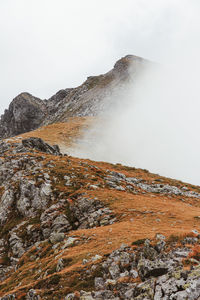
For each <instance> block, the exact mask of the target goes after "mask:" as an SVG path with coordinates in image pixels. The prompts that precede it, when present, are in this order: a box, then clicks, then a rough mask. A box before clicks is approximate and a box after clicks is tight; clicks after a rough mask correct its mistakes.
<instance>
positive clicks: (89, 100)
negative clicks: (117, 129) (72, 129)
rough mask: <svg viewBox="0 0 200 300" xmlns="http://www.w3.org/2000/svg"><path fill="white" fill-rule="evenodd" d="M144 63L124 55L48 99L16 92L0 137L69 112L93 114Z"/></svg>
mask: <svg viewBox="0 0 200 300" xmlns="http://www.w3.org/2000/svg"><path fill="white" fill-rule="evenodd" d="M147 64H148V62H147V61H145V60H143V59H142V58H140V57H137V56H133V55H127V56H125V57H123V58H122V59H120V60H119V61H118V62H117V63H116V64H115V66H114V68H113V69H112V70H111V71H109V72H108V73H106V74H104V75H99V76H91V77H88V78H87V80H86V81H85V82H84V83H83V84H82V85H81V86H79V87H77V88H69V89H63V90H60V91H58V92H57V93H56V94H55V95H53V96H52V97H51V98H50V99H48V100H41V99H38V98H36V97H34V96H32V95H30V94H28V93H22V94H20V95H18V96H17V97H16V98H15V99H14V100H13V101H12V102H11V104H10V106H9V108H8V110H5V112H4V114H3V115H2V116H1V120H0V138H6V137H11V136H15V135H18V134H21V133H24V132H28V131H31V130H34V129H36V128H38V127H40V126H41V125H46V124H50V123H55V122H62V121H66V120H68V118H69V117H73V116H93V115H97V114H98V113H99V111H102V110H104V109H106V107H107V105H108V104H109V101H107V100H108V99H107V98H108V97H110V96H111V95H112V94H113V93H115V91H116V90H117V89H120V87H121V86H123V85H124V84H127V83H128V82H129V80H130V78H132V77H135V76H136V75H137V74H138V73H139V72H141V70H142V69H143V68H144V66H146V65H147Z"/></svg>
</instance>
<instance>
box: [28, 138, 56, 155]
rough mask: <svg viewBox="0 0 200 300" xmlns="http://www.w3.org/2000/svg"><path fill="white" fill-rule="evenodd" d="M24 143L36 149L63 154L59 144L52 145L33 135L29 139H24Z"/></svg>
mask: <svg viewBox="0 0 200 300" xmlns="http://www.w3.org/2000/svg"><path fill="white" fill-rule="evenodd" d="M22 145H23V146H24V147H27V148H31V149H36V150H38V151H41V152H45V153H49V154H55V155H61V153H60V149H59V147H58V145H54V146H50V145H49V144H47V143H45V142H44V141H43V140H42V139H40V138H36V137H31V138H28V139H24V140H22Z"/></svg>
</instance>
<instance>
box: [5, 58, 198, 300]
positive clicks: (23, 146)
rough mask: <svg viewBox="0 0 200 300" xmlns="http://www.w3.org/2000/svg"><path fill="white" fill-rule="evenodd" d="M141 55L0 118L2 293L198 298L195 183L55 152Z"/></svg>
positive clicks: (25, 98)
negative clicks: (74, 86)
mask: <svg viewBox="0 0 200 300" xmlns="http://www.w3.org/2000/svg"><path fill="white" fill-rule="evenodd" d="M148 64H149V62H147V61H145V60H143V59H141V58H139V57H136V56H132V55H128V56H126V57H124V58H122V59H120V60H119V61H118V62H117V63H116V64H115V66H114V68H113V69H112V70H111V71H109V72H108V73H106V74H104V75H100V76H92V77H88V78H87V80H86V81H85V82H84V83H83V84H82V85H81V86H79V87H77V88H69V89H63V90H61V91H59V92H58V93H56V94H55V95H54V96H52V97H51V98H50V99H48V100H41V99H38V98H35V97H34V96H32V95H30V94H28V93H22V94H20V95H19V96H17V97H16V98H15V99H14V100H13V101H12V103H11V104H10V106H9V109H8V110H6V111H5V113H4V115H3V116H2V117H1V120H0V137H1V138H7V139H4V140H1V142H0V299H4V300H6V299H7V300H9V299H10V300H11V299H29V300H31V299H35V300H37V299H59V300H60V299H63V300H67V299H74V300H78V299H82V300H93V299H99V300H100V299H105V300H106V299H107V300H108V299H115V300H121V299H141V300H142V299H156V300H159V299H179V300H181V299H185V300H186V299H190V300H196V299H200V245H199V241H200V187H198V186H193V185H190V184H186V183H183V182H181V181H178V180H173V179H169V178H165V177H161V176H159V175H157V174H151V173H149V172H148V171H147V170H141V169H135V168H134V167H126V166H122V165H121V164H115V165H113V164H108V163H106V162H95V161H91V160H86V159H79V158H74V157H71V156H69V155H67V154H65V155H64V154H62V153H61V152H62V151H60V149H61V150H62V149H67V148H69V147H71V146H72V145H73V139H77V138H79V137H80V136H81V130H82V129H83V128H87V127H88V126H89V125H90V124H91V123H92V122H94V120H95V117H94V116H96V115H98V114H99V113H100V112H103V111H105V110H106V109H107V108H108V107H109V105H110V103H109V101H108V99H110V98H112V99H115V97H113V95H115V93H116V92H117V93H119V90H121V91H123V89H124V88H126V87H127V85H128V84H129V83H131V84H134V80H135V78H136V76H138V75H139V74H140V72H142V71H143V69H145V68H146V66H147V65H148ZM111 95H112V97H110V96H111ZM33 130H34V131H33ZM19 134H20V136H19ZM16 135H18V136H16ZM11 137H12V138H11ZM55 144H58V145H59V146H60V148H59V147H58V146H57V145H55Z"/></svg>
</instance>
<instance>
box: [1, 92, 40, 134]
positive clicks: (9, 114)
mask: <svg viewBox="0 0 200 300" xmlns="http://www.w3.org/2000/svg"><path fill="white" fill-rule="evenodd" d="M44 117H45V105H44V103H43V101H42V100H40V99H39V98H36V97H34V96H32V95H31V94H29V93H21V94H19V95H18V96H17V97H16V98H14V99H13V101H12V102H11V104H10V105H9V108H8V109H7V110H5V112H4V114H3V115H2V116H1V120H0V137H2V138H4V137H9V136H14V135H17V134H20V133H24V132H27V131H31V130H33V129H36V128H38V127H39V126H40V124H41V123H42V121H43V119H44Z"/></svg>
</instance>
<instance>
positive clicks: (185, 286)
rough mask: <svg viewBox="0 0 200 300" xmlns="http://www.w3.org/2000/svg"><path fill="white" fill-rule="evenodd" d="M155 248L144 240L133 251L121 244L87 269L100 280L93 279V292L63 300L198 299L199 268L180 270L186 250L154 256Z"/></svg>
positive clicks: (182, 268)
mask: <svg viewBox="0 0 200 300" xmlns="http://www.w3.org/2000/svg"><path fill="white" fill-rule="evenodd" d="M199 237H200V236H199ZM162 238H165V237H163V236H162ZM162 238H161V239H162ZM138 242H139V241H138ZM159 242H160V237H159V235H158V240H157V243H159ZM136 243H137V241H136V242H135V244H136ZM156 246H157V245H156V244H155V245H151V242H150V240H145V241H144V243H143V245H142V246H140V247H138V248H137V249H135V250H134V249H133V248H131V247H128V246H127V245H125V244H123V245H122V246H121V247H120V248H119V249H117V250H114V251H113V252H112V253H111V254H110V255H109V256H108V257H107V258H106V259H105V260H103V261H102V257H101V262H100V263H98V264H95V265H93V266H92V267H90V271H89V272H88V274H90V275H92V274H93V273H95V269H97V268H99V270H101V271H100V274H99V275H101V277H100V276H99V277H95V278H94V286H95V290H94V291H92V292H85V291H80V294H79V295H78V297H77V295H76V294H75V293H71V294H68V295H67V296H66V297H65V300H70V299H71V300H76V299H83V300H88V299H90V300H95V299H98V300H101V299H102V300H103V299H107V300H108V299H115V300H121V299H130V300H132V299H137V300H144V299H146V300H153V299H154V300H161V299H165V300H170V299H176V300H181V299H185V300H186V299H187V300H188V299H191V300H197V299H199V297H200V267H199V265H198V266H194V267H192V268H191V269H190V270H184V267H183V258H187V257H188V255H189V253H190V251H191V250H190V248H188V247H182V248H179V249H176V250H174V249H171V250H170V251H169V249H168V251H166V249H165V248H166V247H164V248H163V249H162V251H159V252H158V251H157V250H156V249H157V247H156ZM168 247H169V245H168Z"/></svg>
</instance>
